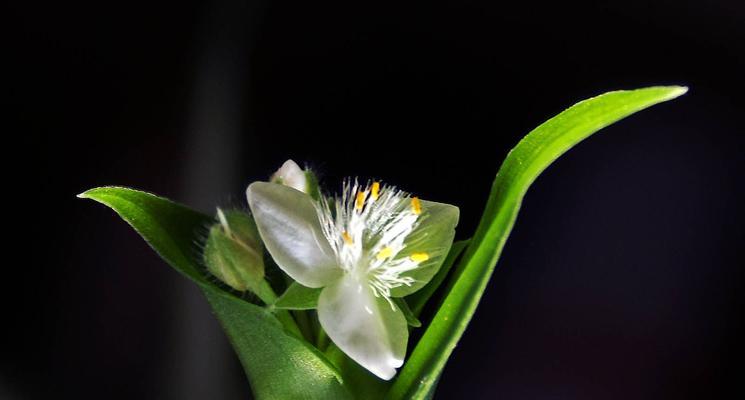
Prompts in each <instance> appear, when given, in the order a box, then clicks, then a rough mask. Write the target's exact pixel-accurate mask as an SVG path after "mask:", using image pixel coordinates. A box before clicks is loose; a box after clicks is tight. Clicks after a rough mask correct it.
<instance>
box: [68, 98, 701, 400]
mask: <svg viewBox="0 0 745 400" xmlns="http://www.w3.org/2000/svg"><path fill="white" fill-rule="evenodd" d="M685 91H686V88H682V87H651V88H646V89H639V90H632V91H618V92H610V93H606V94H604V95H601V96H598V97H595V98H592V99H589V100H585V101H582V102H580V103H577V104H576V105H574V106H572V107H570V108H569V109H567V110H565V111H564V112H562V113H560V114H559V115H557V116H556V117H554V118H552V119H550V120H548V121H547V122H545V123H543V124H541V125H540V126H539V127H537V128H536V129H534V130H533V131H531V132H530V133H529V134H528V135H527V136H526V137H525V138H524V139H523V140H521V141H520V143H518V145H517V146H516V147H515V148H514V149H513V150H512V151H511V152H510V153H509V154H508V156H507V158H506V159H505V161H504V162H503V163H502V166H501V168H500V169H499V172H498V173H497V176H496V178H495V180H494V183H493V185H492V189H491V192H490V195H489V199H488V202H487V205H486V208H485V211H484V213H483V215H482V218H481V222H480V224H479V227H478V229H477V231H476V232H475V234H474V235H473V238H472V239H471V240H470V241H468V242H467V241H462V242H456V243H454V244H453V246H452V248H451V251H450V253H449V254H448V255H447V257H446V259H445V261H444V262H443V264H442V267H441V268H440V269H439V271H438V272H437V273H436V274H435V275H434V277H432V279H431V281H430V282H429V283H428V284H427V285H425V286H424V287H423V288H421V289H420V290H418V291H416V292H414V293H412V294H410V295H408V296H407V297H406V298H405V301H404V298H400V299H395V301H396V302H397V304H398V306H399V308H400V309H401V310H402V312H403V313H404V314H405V316H406V318H407V322H408V324H409V325H410V326H420V325H421V323H420V322H419V320H418V319H417V316H419V315H420V313H421V311H422V309H423V308H424V307H425V305H426V304H428V303H430V302H432V303H431V304H434V305H437V306H438V307H437V308H435V309H434V310H435V311H436V312H435V314H434V317H433V318H432V321H430V322H429V323H426V324H425V325H424V326H423V328H421V329H424V333H423V335H422V337H421V339H420V340H419V342H418V343H417V344H416V346H415V347H414V348H413V349H411V351H409V358H408V360H406V362H405V363H404V366H403V367H402V369H401V370H400V371H399V374H398V376H397V377H396V379H395V380H394V381H393V382H385V381H382V380H380V379H378V378H376V377H374V376H373V375H372V374H370V373H369V372H368V371H366V370H364V369H363V368H361V367H360V366H359V365H357V364H356V363H354V362H353V361H351V360H350V359H349V358H348V357H347V356H346V355H345V354H344V353H342V352H341V351H340V350H339V349H338V348H337V347H336V346H335V345H333V344H331V345H330V346H328V349H327V350H326V354H322V353H321V352H320V351H319V350H318V349H316V348H315V347H313V346H312V345H310V344H309V343H308V342H306V341H305V340H303V338H302V335H301V334H300V330H299V329H298V327H297V325H296V324H295V320H294V319H293V318H292V316H291V314H290V313H289V312H288V311H287V310H296V311H293V312H294V313H295V315H296V316H297V317H298V322H301V325H302V326H303V331H304V332H305V333H306V335H305V337H306V338H308V340H310V339H311V337H313V336H314V334H313V333H312V332H311V333H309V332H310V331H312V330H314V329H315V328H317V320H315V314H314V313H313V312H307V314H306V312H305V311H302V310H312V309H314V308H315V307H316V306H317V303H318V297H319V293H320V289H309V288H306V287H304V286H301V285H299V284H298V283H292V284H290V285H289V287H288V288H287V290H286V291H285V292H284V293H283V294H282V296H280V297H279V298H278V299H277V297H276V295H275V294H274V292H273V289H272V288H271V287H270V286H269V285H268V283H267V282H266V280H264V279H263V274H261V276H260V275H259V274H257V272H258V270H254V271H252V272H251V271H249V272H250V273H249V274H248V278H246V276H243V275H242V272H240V273H238V272H235V271H236V270H235V268H236V265H234V264H236V263H240V262H236V259H229V260H226V259H224V258H219V259H210V258H209V257H210V256H209V255H208V256H207V257H208V260H207V264H209V263H210V262H213V263H216V266H217V268H215V267H214V266H213V267H212V270H213V273H215V271H217V273H215V275H217V276H220V271H223V272H224V271H228V270H229V271H231V272H230V273H229V274H227V275H229V277H228V278H227V279H226V276H225V274H224V273H223V276H222V280H223V281H225V282H227V283H229V284H230V282H232V283H233V284H230V286H232V287H233V288H236V286H238V288H240V287H242V286H240V285H241V284H245V287H246V288H248V289H251V290H252V291H255V292H257V294H258V295H259V297H260V298H261V299H262V300H263V301H264V303H265V304H267V306H266V307H261V306H260V305H256V304H251V303H249V302H247V301H245V300H243V299H241V298H239V297H236V296H235V295H234V294H233V293H234V292H232V291H231V290H229V289H226V288H225V287H224V286H223V285H221V284H218V283H216V280H215V278H211V277H209V274H208V272H207V268H206V267H205V266H203V265H202V264H201V263H200V260H201V257H202V256H201V255H200V251H199V250H200V249H199V248H198V246H197V245H195V242H196V238H199V237H201V236H204V234H205V233H210V232H211V231H210V226H213V228H212V231H214V230H215V225H213V224H214V223H215V220H214V219H213V218H210V217H208V216H205V215H203V214H200V213H198V212H195V211H192V210H190V209H188V208H186V207H184V206H181V205H178V204H176V203H173V202H171V201H169V200H166V199H163V198H159V197H157V196H154V195H152V194H148V193H144V192H139V191H136V190H132V189H126V188H118V187H102V188H97V189H92V190H89V191H87V192H85V193H83V194H81V195H80V197H82V198H89V199H93V200H95V201H98V202H100V203H102V204H104V205H106V206H108V207H110V208H111V209H113V210H114V211H115V212H116V213H118V214H119V215H120V216H121V217H122V219H124V220H125V221H126V222H127V223H129V224H130V225H131V226H132V227H133V228H134V229H135V230H136V231H137V232H138V233H139V234H140V235H141V236H142V237H143V238H144V239H145V241H146V242H147V243H148V244H149V245H150V246H151V247H152V248H153V249H154V250H155V251H156V252H157V253H158V254H159V255H160V256H161V257H162V258H163V259H164V260H165V261H166V262H168V264H170V265H171V266H172V267H173V268H174V269H176V270H177V271H179V272H180V273H182V274H183V275H185V276H186V277H188V278H189V279H191V280H192V281H194V282H195V283H196V284H197V285H199V287H200V288H201V289H202V291H203V292H204V294H205V296H206V298H207V300H208V301H209V303H210V305H211V306H212V308H213V310H214V312H215V315H216V316H217V318H218V319H219V320H220V322H221V324H222V326H223V328H224V329H225V331H226V333H227V335H228V337H229V338H230V340H231V342H232V344H233V347H234V348H235V350H236V353H237V354H238V356H239V358H240V360H241V362H242V364H243V367H244V369H245V371H246V375H247V377H248V380H249V382H250V384H251V388H252V391H253V393H254V395H255V397H256V398H257V399H294V398H306V399H351V398H358V399H376V398H382V397H384V396H385V397H386V398H388V399H391V400H403V399H430V398H432V397H433V395H434V391H435V388H436V385H437V382H438V380H439V378H440V376H441V374H442V371H443V368H444V366H445V364H446V362H447V359H448V358H449V356H450V354H451V353H452V351H453V349H454V348H455V346H456V344H457V343H458V341H459V340H460V338H461V337H462V335H463V333H464V331H465V329H466V327H467V325H468V323H469V321H470V320H471V318H472V317H473V315H474V312H475V310H476V307H477V305H478V302H479V300H480V299H481V296H482V294H483V292H484V290H485V288H486V285H487V283H488V281H489V278H490V277H491V274H492V272H493V270H494V267H495V265H496V263H497V260H498V259H499V256H500V254H501V251H502V248H503V247H504V244H505V242H506V240H507V237H508V236H509V233H510V231H511V230H512V227H513V225H514V223H515V219H516V218H517V214H518V211H519V209H520V204H521V203H522V200H523V197H524V196H525V194H526V192H527V190H528V188H529V187H530V185H531V184H532V183H533V182H534V181H535V179H536V178H537V177H538V176H539V175H540V173H541V172H542V171H543V170H545V169H546V168H547V167H548V166H549V165H550V164H551V163H552V162H553V161H554V160H555V159H557V158H558V157H559V156H560V155H562V154H563V153H564V152H566V151H567V150H569V149H570V148H572V147H573V146H574V145H576V144H577V143H579V142H580V141H582V140H583V139H585V138H587V137H588V136H590V135H591V134H593V133H594V132H596V131H598V130H600V129H601V128H603V127H605V126H608V125H610V124H612V123H614V122H616V121H618V120H620V119H622V118H624V117H626V116H629V115H631V114H633V113H635V112H637V111H640V110H642V109H645V108H647V107H650V106H652V105H654V104H657V103H660V102H663V101H667V100H671V99H673V98H675V97H678V96H680V95H682V94H683V93H685ZM313 178H314V177H313ZM312 181H313V182H315V181H314V180H312ZM316 187H317V186H316ZM238 217H240V216H238ZM456 218H457V216H456ZM249 220H250V218H249ZM249 222H251V224H253V221H252V220H250V221H249ZM238 225H240V226H243V225H245V224H238ZM245 227H246V230H243V231H242V233H240V234H246V235H249V234H253V232H255V226H253V225H251V226H249V225H245ZM252 229H253V230H252ZM213 233H214V232H213ZM214 236H215V237H216V239H214V240H215V242H210V240H213V239H212V237H213V235H212V234H210V235H209V236H208V242H207V243H206V244H205V246H206V249H207V250H209V249H210V246H212V247H213V248H216V247H220V246H222V247H223V248H225V246H227V247H229V249H228V250H230V252H235V251H238V250H241V249H242V248H241V247H240V246H238V247H236V248H233V247H232V244H228V245H226V243H232V242H230V241H229V240H228V239H230V234H229V233H228V232H227V231H226V230H225V227H224V226H223V227H220V228H218V232H217V233H214ZM239 244H240V243H239ZM243 244H245V243H243ZM253 248H254V249H255V248H256V247H253ZM231 249H232V250H231ZM464 250H465V252H464V253H463V251H464ZM208 252H209V251H208ZM461 254H462V255H461ZM213 256H214V255H213ZM213 258H214V257H213ZM252 259H254V260H255V259H256V257H253V258H252ZM228 264H230V265H228ZM453 266H454V268H452V267H453ZM228 267H229V268H228ZM226 268H227V269H226ZM433 273H434V272H433ZM443 283H445V285H444V289H442V287H443ZM438 288H440V290H439V291H438ZM435 293H442V297H441V298H439V299H432V296H433V295H434V294H435ZM402 294H408V293H402ZM301 316H302V317H303V318H302V319H301V318H300V317H301ZM308 316H311V318H310V319H308ZM425 322H426V321H425ZM314 323H315V325H314ZM313 327H315V328H313ZM311 328H313V329H311ZM317 342H318V343H325V335H324V333H323V332H322V331H319V332H318V337H317ZM319 347H320V348H324V349H325V348H326V345H322V346H321V345H319ZM386 393H387V394H386Z"/></svg>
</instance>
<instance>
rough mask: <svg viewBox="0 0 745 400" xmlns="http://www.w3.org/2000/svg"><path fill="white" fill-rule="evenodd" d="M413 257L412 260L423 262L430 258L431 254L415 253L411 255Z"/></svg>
mask: <svg viewBox="0 0 745 400" xmlns="http://www.w3.org/2000/svg"><path fill="white" fill-rule="evenodd" d="M409 258H411V261H414V262H417V263H421V262H425V261H427V260H429V254H427V253H414V254H412V255H410V256H409Z"/></svg>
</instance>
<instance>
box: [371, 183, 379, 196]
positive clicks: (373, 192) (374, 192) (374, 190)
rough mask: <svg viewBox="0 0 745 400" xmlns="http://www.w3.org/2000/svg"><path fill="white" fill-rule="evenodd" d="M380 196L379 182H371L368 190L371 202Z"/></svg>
mask: <svg viewBox="0 0 745 400" xmlns="http://www.w3.org/2000/svg"><path fill="white" fill-rule="evenodd" d="M379 195H380V182H373V184H372V188H370V196H372V198H373V200H377V199H378V196H379Z"/></svg>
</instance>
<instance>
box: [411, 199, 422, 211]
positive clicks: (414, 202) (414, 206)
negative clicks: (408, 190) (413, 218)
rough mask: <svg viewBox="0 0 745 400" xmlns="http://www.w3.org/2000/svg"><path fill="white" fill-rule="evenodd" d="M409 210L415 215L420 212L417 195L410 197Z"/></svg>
mask: <svg viewBox="0 0 745 400" xmlns="http://www.w3.org/2000/svg"><path fill="white" fill-rule="evenodd" d="M411 211H413V212H414V214H416V215H419V214H421V213H422V203H421V202H420V201H419V197H412V198H411Z"/></svg>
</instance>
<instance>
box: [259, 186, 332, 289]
mask: <svg viewBox="0 0 745 400" xmlns="http://www.w3.org/2000/svg"><path fill="white" fill-rule="evenodd" d="M246 195H247V197H248V205H249V206H250V207H251V212H252V213H253V216H254V219H255V220H256V225H257V227H258V228H259V233H260V234H261V238H262V239H263V240H264V245H265V246H266V249H267V250H268V251H269V254H271V255H272V258H274V261H276V263H277V265H279V267H280V268H282V270H283V271H285V272H286V273H287V275H290V277H292V279H294V280H296V281H297V282H298V283H300V284H301V285H304V286H307V287H312V288H317V287H322V286H325V285H326V284H328V283H330V282H333V281H334V280H336V279H338V278H339V276H340V275H341V274H342V270H341V269H340V268H339V266H338V265H337V263H336V258H335V257H334V256H333V254H334V253H333V250H331V247H330V246H329V244H328V241H326V238H325V237H324V236H323V233H322V231H321V225H320V223H319V222H318V214H317V213H316V209H315V207H314V205H313V203H312V200H311V198H310V196H308V195H306V194H304V193H302V192H300V191H297V190H295V189H292V188H290V187H287V186H283V185H279V184H275V183H266V182H254V183H252V184H251V185H250V186H249V187H248V189H247V190H246Z"/></svg>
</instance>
